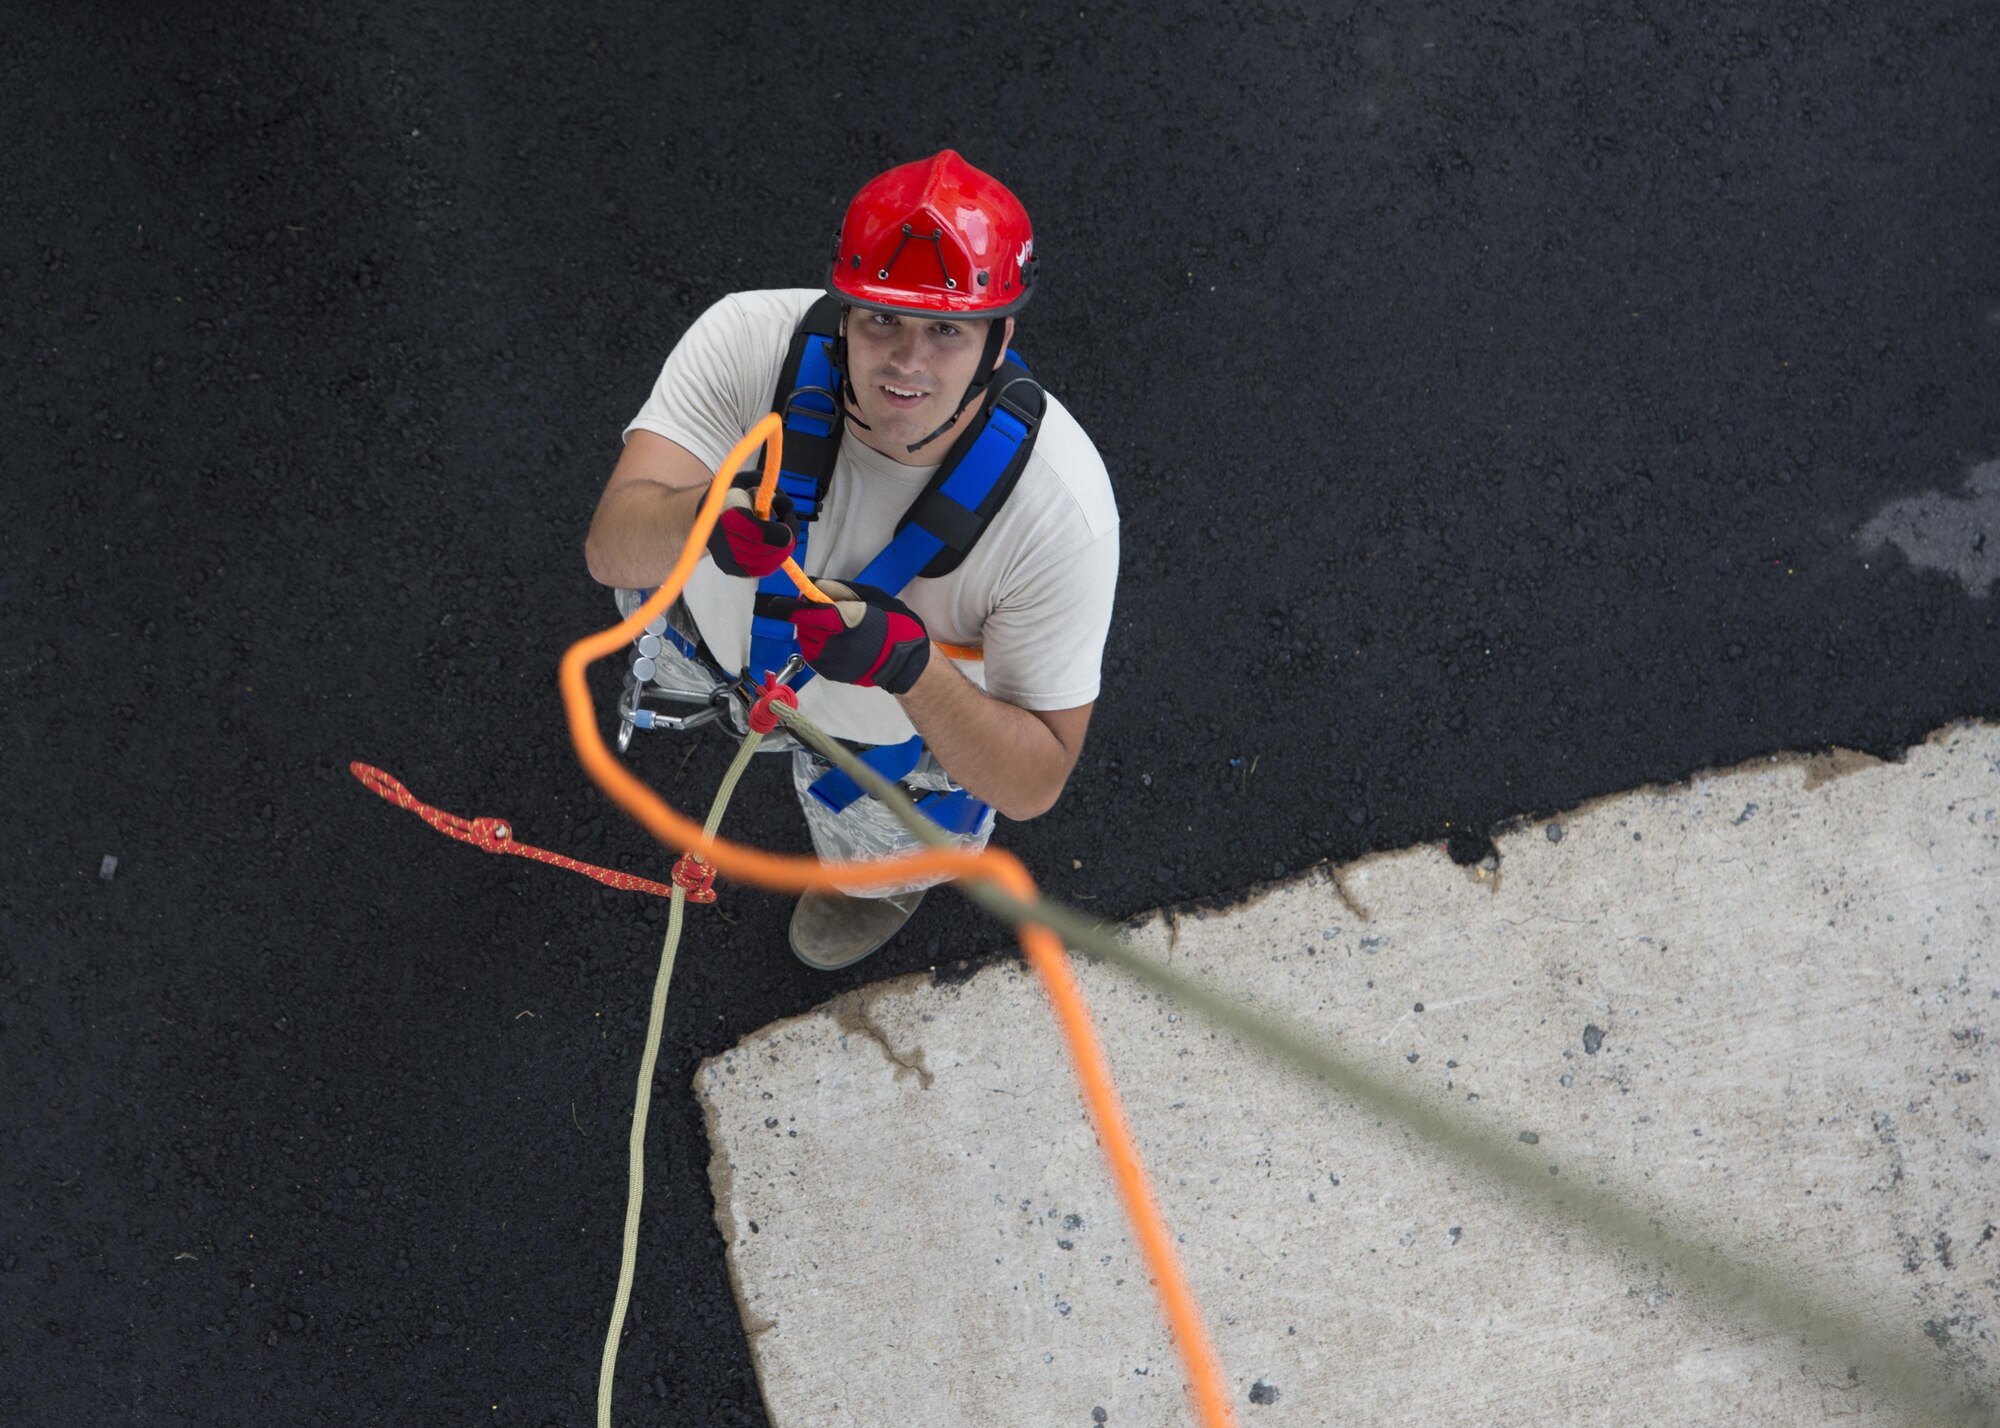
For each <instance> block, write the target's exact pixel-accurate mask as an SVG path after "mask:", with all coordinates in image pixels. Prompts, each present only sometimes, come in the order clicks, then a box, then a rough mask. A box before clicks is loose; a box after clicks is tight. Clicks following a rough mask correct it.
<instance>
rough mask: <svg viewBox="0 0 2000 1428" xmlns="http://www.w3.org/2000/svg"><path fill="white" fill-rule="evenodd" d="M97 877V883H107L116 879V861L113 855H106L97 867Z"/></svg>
mask: <svg viewBox="0 0 2000 1428" xmlns="http://www.w3.org/2000/svg"><path fill="white" fill-rule="evenodd" d="M97 876H98V879H99V881H101V882H107V883H108V882H110V881H111V880H112V879H113V878H115V877H117V876H118V859H117V858H116V857H115V856H114V855H112V854H110V853H106V854H105V855H104V861H103V862H101V863H99V864H98V865H97Z"/></svg>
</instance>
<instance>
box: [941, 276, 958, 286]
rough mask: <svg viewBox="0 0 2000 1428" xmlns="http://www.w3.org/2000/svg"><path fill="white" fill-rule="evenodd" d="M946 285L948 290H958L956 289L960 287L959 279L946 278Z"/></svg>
mask: <svg viewBox="0 0 2000 1428" xmlns="http://www.w3.org/2000/svg"><path fill="white" fill-rule="evenodd" d="M944 285H945V286H946V287H948V288H956V287H957V286H958V279H957V278H946V279H945V280H944Z"/></svg>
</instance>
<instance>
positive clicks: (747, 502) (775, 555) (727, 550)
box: [708, 472, 798, 580]
mask: <svg viewBox="0 0 2000 1428" xmlns="http://www.w3.org/2000/svg"><path fill="white" fill-rule="evenodd" d="M757 479H758V478H757V475H756V473H755V472H745V473H744V474H743V475H741V476H738V477H737V478H736V479H735V480H734V481H732V482H731V483H730V485H729V494H728V495H726V496H725V497H723V506H722V515H721V516H720V517H719V518H718V519H717V520H716V522H715V529H714V530H712V531H710V532H709V534H708V553H709V554H710V555H711V556H713V557H714V558H715V564H716V567H717V568H718V569H719V570H721V571H722V573H723V574H724V575H748V576H751V577H752V578H754V579H758V580H762V579H763V578H764V577H765V576H766V575H769V574H770V573H771V572H772V571H774V570H776V569H777V568H778V567H779V566H781V565H783V564H784V563H785V559H786V557H788V556H789V555H791V553H792V547H793V546H794V545H796V544H797V541H798V520H797V518H796V517H794V516H793V514H792V498H791V497H790V496H787V495H786V494H785V493H784V492H783V491H773V492H772V493H771V517H770V519H769V520H763V519H760V518H759V517H758V515H757V508H756V504H755V502H754V500H753V499H752V493H753V492H755V491H756V489H757Z"/></svg>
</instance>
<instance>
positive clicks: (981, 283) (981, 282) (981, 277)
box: [979, 273, 986, 288]
mask: <svg viewBox="0 0 2000 1428" xmlns="http://www.w3.org/2000/svg"><path fill="white" fill-rule="evenodd" d="M979 286H981V287H982V288H983V287H985V286H986V274H984V273H981V274H980V275H979Z"/></svg>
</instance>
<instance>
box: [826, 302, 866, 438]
mask: <svg viewBox="0 0 2000 1428" xmlns="http://www.w3.org/2000/svg"><path fill="white" fill-rule="evenodd" d="M853 311H854V309H853V308H851V307H848V308H842V309H841V312H840V331H839V332H838V333H836V334H835V335H834V339H833V370H834V371H836V372H838V373H840V405H841V407H842V408H843V410H842V411H841V414H840V415H841V419H842V420H843V421H845V422H848V423H850V424H851V425H854V426H858V427H860V428H861V429H862V430H863V431H873V430H875V428H874V427H872V426H870V425H868V423H867V422H865V421H863V420H862V419H861V399H860V398H859V397H857V396H856V395H855V394H854V383H853V382H852V381H850V380H848V376H847V319H848V317H849V315H850V314H852V313H853Z"/></svg>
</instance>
